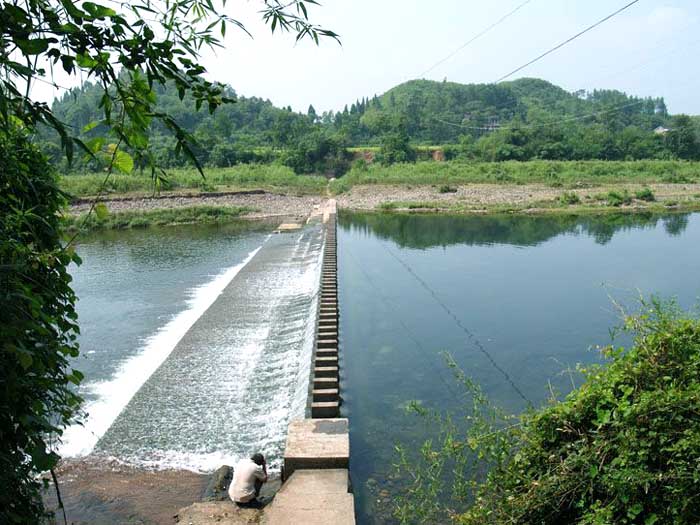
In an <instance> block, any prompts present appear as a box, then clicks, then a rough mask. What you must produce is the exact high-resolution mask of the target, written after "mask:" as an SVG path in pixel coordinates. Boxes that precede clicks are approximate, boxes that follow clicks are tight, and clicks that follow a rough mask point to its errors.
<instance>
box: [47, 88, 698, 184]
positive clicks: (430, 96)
mask: <svg viewBox="0 0 700 525" xmlns="http://www.w3.org/2000/svg"><path fill="white" fill-rule="evenodd" d="M155 94H156V96H157V100H158V104H157V105H158V108H157V109H158V111H163V112H167V113H169V114H170V115H172V116H173V117H174V118H175V120H176V121H177V122H178V123H179V124H180V125H181V126H182V127H183V128H185V129H186V130H187V131H189V132H190V133H191V134H192V135H193V136H194V138H195V139H196V141H197V146H196V148H195V151H196V153H197V156H198V158H199V159H200V161H201V162H202V163H203V164H208V165H213V166H230V165H233V164H237V163H250V162H271V161H277V162H280V163H282V164H286V165H288V166H290V167H293V168H294V169H295V170H296V171H297V172H312V171H316V172H318V171H334V172H336V173H338V171H340V172H342V171H343V170H344V169H345V168H346V167H347V164H348V155H347V154H346V153H345V152H344V151H345V148H347V147H350V146H354V147H366V146H382V145H383V146H384V148H385V149H386V148H389V149H391V148H396V147H397V145H399V146H398V147H400V148H404V149H407V148H408V149H410V147H411V146H416V145H438V146H443V147H444V150H445V152H446V154H447V157H448V158H453V157H455V156H458V157H460V158H463V159H475V160H492V161H498V160H528V159H553V160H586V159H602V160H625V159H627V160H632V159H640V158H644V159H654V158H698V157H699V156H700V146H699V143H698V133H697V131H698V130H697V128H698V125H699V122H698V121H697V119H689V118H688V117H685V116H677V117H673V116H670V115H669V114H668V111H667V108H666V104H665V102H664V99H663V98H639V97H635V96H631V95H627V94H625V93H622V92H620V91H615V90H595V91H593V92H576V93H570V92H567V91H565V90H564V89H562V88H560V87H558V86H555V85H553V84H551V83H549V82H547V81H544V80H540V79H535V78H524V79H519V80H516V81H513V82H503V83H500V84H458V83H455V82H446V81H444V82H435V81H431V80H412V81H409V82H405V83H403V84H400V85H398V86H395V87H394V88H392V89H390V90H389V91H387V92H386V93H384V94H382V95H380V96H374V97H372V98H362V99H361V100H357V101H356V102H354V103H352V104H350V105H349V106H345V108H344V109H343V110H342V111H339V112H333V111H329V112H324V113H323V114H321V115H318V114H317V113H316V111H315V110H314V108H313V106H310V107H309V111H308V112H307V113H306V114H303V113H297V112H293V111H291V108H287V109H283V108H278V107H275V106H274V105H273V104H272V103H271V102H270V101H269V100H262V99H259V98H256V97H243V96H236V93H235V92H234V90H233V89H232V88H228V93H227V95H228V96H230V97H234V98H236V102H235V103H233V104H228V105H224V106H222V107H221V108H219V110H217V111H216V112H215V113H214V114H210V113H209V112H208V111H207V110H206V109H205V108H201V109H197V108H196V107H195V104H194V102H193V100H192V99H191V98H190V97H187V96H186V97H185V98H184V99H182V100H181V99H180V97H179V96H178V93H177V91H176V90H175V88H174V87H172V86H165V87H163V86H158V87H156V88H155ZM100 97H101V88H100V87H99V86H97V85H94V84H90V83H86V84H85V85H83V86H82V87H81V88H79V89H74V90H72V91H71V92H69V93H67V94H65V95H64V96H63V97H62V98H61V99H60V100H57V101H56V102H55V103H54V106H53V109H54V111H55V114H56V115H57V116H58V117H59V118H60V119H61V120H63V121H64V122H66V123H67V124H68V125H69V126H71V128H72V129H73V130H74V133H76V134H78V135H79V136H81V137H82V138H83V139H86V140H87V139H89V138H90V137H91V136H94V135H95V134H99V133H100V132H101V131H102V130H101V128H100V127H99V126H98V127H97V128H95V129H92V130H91V131H89V132H82V131H81V130H83V128H84V127H85V126H86V125H87V124H89V123H90V122H93V121H96V120H99V119H100V118H101V110H100V108H99V100H100ZM659 126H661V127H664V128H669V129H671V131H670V132H663V133H655V132H654V130H655V129H656V128H657V127H659ZM151 130H152V131H151V136H150V138H149V148H150V149H151V151H153V152H154V154H155V155H156V157H157V158H158V159H159V161H160V163H161V164H162V165H163V166H165V167H175V166H181V165H184V164H186V161H185V159H182V158H179V157H176V156H175V155H174V154H173V146H174V139H173V138H172V137H171V136H170V135H169V132H168V131H167V130H166V129H164V128H162V126H160V125H157V124H154V125H153V126H152V128H151ZM39 141H40V142H41V145H42V147H43V149H44V150H45V151H46V152H47V153H48V154H49V155H50V156H52V157H54V160H55V161H56V162H59V161H60V160H59V156H60V148H59V146H58V139H57V138H56V137H52V136H50V135H49V134H42V135H41V136H40V137H39ZM414 156H415V155H411V154H410V152H408V153H406V154H399V155H391V154H386V155H384V156H383V157H381V158H382V159H384V160H385V161H391V160H392V159H393V160H407V159H408V160H410V158H412V157H414ZM380 160H381V159H380ZM81 162H82V164H81ZM76 167H77V169H89V168H90V165H89V163H86V162H85V161H84V160H83V161H81V160H79V161H78V162H77V163H76Z"/></svg>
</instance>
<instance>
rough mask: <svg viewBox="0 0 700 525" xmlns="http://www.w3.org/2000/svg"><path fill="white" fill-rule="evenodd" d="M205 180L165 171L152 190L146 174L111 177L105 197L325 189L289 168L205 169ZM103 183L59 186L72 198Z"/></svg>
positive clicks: (64, 180)
mask: <svg viewBox="0 0 700 525" xmlns="http://www.w3.org/2000/svg"><path fill="white" fill-rule="evenodd" d="M204 173H205V178H202V176H201V175H200V174H199V172H197V170H194V169H178V170H171V171H169V172H168V178H167V183H165V184H163V185H160V186H159V187H155V186H154V183H153V181H152V180H151V178H150V177H149V176H148V175H147V174H139V173H135V174H132V175H116V174H115V175H111V176H110V177H109V180H108V182H107V184H106V185H105V193H106V194H113V195H114V194H129V193H132V194H147V193H153V192H154V191H155V190H160V191H179V190H194V191H200V192H211V191H237V190H252V189H262V190H268V191H284V192H293V193H296V194H321V193H323V192H324V191H325V188H326V179H325V178H324V177H318V176H309V175H296V174H295V173H294V172H293V171H292V170H291V169H290V168H287V167H284V166H278V165H274V164H271V165H257V164H242V165H239V166H234V167H231V168H207V169H205V172H204ZM103 180H104V175H102V174H87V175H65V176H63V177H61V179H60V186H61V189H63V190H64V191H65V192H66V193H68V194H69V195H72V196H73V197H89V196H93V195H97V194H98V193H99V191H100V187H101V185H102V182H103Z"/></svg>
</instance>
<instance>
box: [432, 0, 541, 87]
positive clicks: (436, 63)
mask: <svg viewBox="0 0 700 525" xmlns="http://www.w3.org/2000/svg"><path fill="white" fill-rule="evenodd" d="M530 2H532V0H526V1H525V2H523V3H522V4H520V5H518V6H517V7H516V8H515V9H513V10H512V11H510V12H508V13H506V14H505V15H503V16H502V17H501V18H499V19H498V20H497V21H496V22H494V23H493V24H491V25H490V26H488V27H487V28H486V29H484V30H483V31H481V32H480V33H477V34H476V35H474V36H473V37H472V38H470V39H469V40H467V41H466V42H465V43H464V44H462V45H461V46H459V47H458V48H457V49H455V50H454V51H452V53H450V54H449V55H447V56H446V57H445V58H443V59H441V60H438V61H437V62H435V63H434V64H433V65H432V66H430V67H429V68H428V69H426V70H425V71H423V72H422V73H421V74H420V75H419V76H421V77H423V76H425V75H427V74H428V73H430V72H431V71H432V70H433V69H435V68H436V67H438V66H440V65H442V64H444V63H445V62H447V61H448V60H449V59H450V58H452V57H453V56H455V55H456V54H457V53H459V52H460V51H462V50H463V49H464V48H465V47H467V46H469V45H470V44H472V43H473V42H475V41H476V40H478V39H479V38H481V37H482V36H484V35H485V34H486V33H488V32H489V31H491V30H492V29H494V28H495V27H496V26H499V25H500V24H502V23H503V22H505V21H506V20H507V19H508V18H510V17H511V16H512V15H514V14H515V13H517V12H518V11H520V9H522V8H523V7H525V6H526V5H527V4H529V3H530Z"/></svg>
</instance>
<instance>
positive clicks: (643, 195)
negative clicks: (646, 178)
mask: <svg viewBox="0 0 700 525" xmlns="http://www.w3.org/2000/svg"><path fill="white" fill-rule="evenodd" d="M634 198H635V199H639V200H640V201H647V202H653V201H655V200H656V197H655V196H654V192H653V191H651V188H642V189H641V190H638V191H636V192H635V193H634Z"/></svg>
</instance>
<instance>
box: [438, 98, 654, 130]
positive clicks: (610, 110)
mask: <svg viewBox="0 0 700 525" xmlns="http://www.w3.org/2000/svg"><path fill="white" fill-rule="evenodd" d="M646 102H647V100H646V99H640V100H635V101H633V102H627V103H625V104H621V105H619V106H613V107H611V108H607V109H602V110H600V111H596V112H594V113H588V114H586V115H576V116H573V117H566V118H563V119H558V120H551V121H549V122H542V123H540V124H522V125H520V126H502V127H501V126H499V127H498V128H493V127H487V126H465V125H462V124H457V123H455V122H449V121H447V120H443V119H441V118H438V117H432V118H433V119H434V120H437V121H438V122H442V123H443V124H447V125H449V126H453V127H456V128H463V129H474V130H482V131H494V129H533V128H543V127H547V126H553V125H555V124H561V123H563V122H571V121H574V120H583V119H587V118H590V117H596V116H598V115H604V114H606V113H614V112H615V111H619V110H621V109H624V108H627V107H631V106H637V105H639V104H643V103H646Z"/></svg>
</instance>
